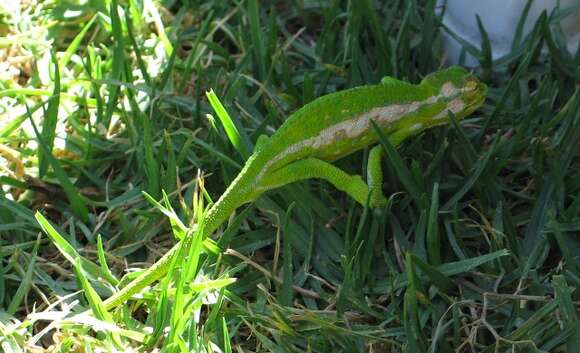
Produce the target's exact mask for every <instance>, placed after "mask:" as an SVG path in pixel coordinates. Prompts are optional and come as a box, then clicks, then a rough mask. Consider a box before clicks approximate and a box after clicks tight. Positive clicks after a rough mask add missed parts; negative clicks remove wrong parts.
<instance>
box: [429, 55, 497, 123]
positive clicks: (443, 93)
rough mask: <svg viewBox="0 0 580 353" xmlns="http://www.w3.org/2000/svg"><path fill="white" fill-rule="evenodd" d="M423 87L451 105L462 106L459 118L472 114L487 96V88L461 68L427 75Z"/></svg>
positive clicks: (454, 67)
mask: <svg viewBox="0 0 580 353" xmlns="http://www.w3.org/2000/svg"><path fill="white" fill-rule="evenodd" d="M421 85H422V86H425V87H426V88H427V89H429V90H430V91H431V92H432V93H433V94H434V95H437V96H439V97H441V98H442V99H444V100H446V101H448V102H450V104H454V105H460V106H461V107H462V109H458V110H461V112H462V113H461V114H459V115H460V116H458V118H463V117H464V116H467V115H469V114H471V113H472V112H473V111H474V110H475V109H477V107H479V106H480V105H481V104H482V103H483V101H484V100H485V95H486V94H487V86H486V85H485V84H484V83H482V82H481V81H479V80H478V79H477V78H476V77H475V76H473V75H472V74H471V73H470V72H468V71H467V70H465V69H464V68H462V67H459V66H452V67H450V68H448V69H445V70H441V71H437V72H434V73H432V74H430V75H427V76H426V77H425V78H424V79H423V81H421Z"/></svg>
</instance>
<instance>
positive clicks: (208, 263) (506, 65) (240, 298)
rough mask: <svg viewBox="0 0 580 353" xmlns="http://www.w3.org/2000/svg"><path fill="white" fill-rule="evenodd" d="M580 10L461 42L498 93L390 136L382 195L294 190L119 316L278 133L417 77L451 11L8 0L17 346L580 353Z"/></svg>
mask: <svg viewBox="0 0 580 353" xmlns="http://www.w3.org/2000/svg"><path fill="white" fill-rule="evenodd" d="M576 10H577V9H576ZM573 11H575V9H559V10H558V11H554V12H553V13H547V14H544V15H542V16H541V17H540V18H539V19H538V20H537V22H536V24H535V26H534V29H533V31H532V32H531V33H530V34H528V35H524V33H521V29H519V30H518V33H519V34H518V35H517V36H516V40H515V41H514V43H513V49H512V52H511V53H509V54H508V55H506V56H505V57H503V58H500V59H497V60H493V59H492V57H491V51H490V46H489V43H486V42H484V44H483V45H482V47H481V48H475V47H473V46H470V45H469V44H468V43H463V44H464V47H465V50H466V52H469V53H470V54H472V55H474V56H475V57H476V58H478V60H479V62H480V68H479V69H478V70H477V71H476V74H478V75H479V76H480V77H481V78H482V79H484V80H485V81H486V83H487V84H488V85H489V86H490V88H491V89H490V93H489V97H488V99H487V101H486V103H485V104H484V106H483V107H482V108H480V109H479V110H478V111H477V112H476V113H475V114H474V115H473V116H471V117H470V118H468V119H466V120H465V121H462V122H461V123H458V122H456V121H452V124H451V125H450V126H448V127H444V128H437V129H434V130H431V131H429V132H427V133H424V134H422V135H420V136H418V137H416V138H413V139H411V140H409V141H407V142H406V143H405V144H404V145H403V146H402V147H401V148H400V149H398V150H394V149H393V148H389V146H388V144H387V145H386V146H385V147H386V149H387V154H386V155H387V157H386V158H385V162H384V167H385V190H384V191H385V194H386V195H391V197H390V201H389V206H388V207H387V208H385V209H384V210H383V211H382V212H381V213H377V214H375V213H373V212H368V211H366V210H364V209H363V208H362V207H360V206H358V205H357V204H355V203H354V201H353V200H350V199H349V198H348V197H346V196H345V195H343V194H342V193H340V192H338V191H336V190H334V189H333V188H332V187H330V186H329V185H327V184H325V183H323V182H319V181H310V182H301V183H296V184H292V185H289V186H286V187H284V188H282V189H281V190H279V191H276V192H271V193H268V194H267V195H265V196H264V197H262V198H260V199H259V200H258V201H256V202H255V203H254V204H252V205H250V206H248V207H245V208H242V209H240V210H239V211H238V213H237V214H236V215H235V216H233V217H232V218H231V219H230V222H229V223H228V225H227V226H226V227H224V229H223V230H222V232H221V235H220V236H215V237H212V239H208V240H205V241H203V242H202V241H199V240H198V241H196V242H194V243H193V244H192V245H191V246H190V247H189V248H186V247H182V248H181V249H180V250H179V251H180V252H181V256H179V257H178V260H177V261H175V262H174V263H173V264H172V270H171V271H170V272H171V273H170V274H169V275H168V276H166V277H164V278H163V279H162V280H161V281H160V282H159V283H157V284H156V285H155V286H154V287H152V288H150V289H149V290H147V291H144V292H143V293H142V295H141V296H140V297H138V298H135V299H134V300H131V301H130V302H128V303H126V305H123V306H121V307H119V308H118V309H116V310H113V311H111V312H107V311H106V310H104V307H103V304H102V299H101V298H106V297H107V296H109V295H110V294H111V293H112V292H113V291H114V290H115V288H117V287H121V286H123V285H124V284H125V283H127V282H128V281H129V280H130V278H133V277H135V275H136V273H137V269H139V268H147V267H148V266H149V265H150V264H151V263H153V262H154V261H155V259H157V258H159V257H160V256H161V255H162V254H163V253H164V252H165V251H166V250H167V249H169V248H170V247H171V245H172V244H173V243H174V242H175V239H176V238H177V239H180V238H183V237H184V236H185V235H186V234H191V233H195V232H198V231H199V229H197V225H198V224H199V220H200V219H201V218H200V217H202V216H203V212H204V209H205V208H206V205H207V204H208V203H209V202H210V200H216V199H217V198H218V197H219V195H220V194H221V193H222V192H223V191H224V190H225V188H226V187H227V185H229V183H230V182H231V181H232V179H233V178H234V177H235V175H236V174H237V172H238V171H239V169H240V168H241V166H242V165H243V163H244V159H245V158H247V156H248V154H249V151H251V150H252V148H253V145H255V143H256V141H257V138H258V136H259V135H260V134H271V133H272V132H273V131H274V130H275V129H276V128H277V127H278V126H280V125H281V123H282V122H283V121H284V119H285V118H286V117H287V116H288V115H289V114H291V113H292V112H293V111H294V110H296V109H298V108H299V107H301V106H302V105H304V104H306V103H308V102H309V101H311V100H312V99H314V98H316V97H318V96H321V95H324V94H325V93H329V92H333V91H337V90H341V89H344V88H348V87H352V86H356V85H360V84H366V83H376V82H379V81H380V79H381V78H382V77H384V76H386V75H391V76H394V77H397V78H401V79H405V80H408V81H411V82H418V81H419V80H420V79H421V78H422V77H423V76H424V75H426V74H427V73H429V72H432V71H434V70H436V69H438V68H440V67H442V66H443V62H444V56H443V52H442V48H441V43H440V41H439V39H438V36H437V34H438V33H439V32H441V31H443V30H445V29H444V28H442V26H441V24H440V22H439V18H438V16H437V15H436V13H435V5H434V1H420V0H411V1H389V2H373V1H371V0H364V1H360V2H354V1H320V2H319V1H261V2H258V1H257V0H248V1H237V2H236V1H196V0H189V1H182V2H178V1H160V2H154V1H152V0H143V1H122V2H119V1H117V0H96V1H92V2H90V3H88V2H74V3H72V2H71V3H68V2H66V1H63V2H60V1H54V2H51V1H44V2H40V1H36V0H31V1H28V2H27V5H26V6H22V7H21V8H20V9H11V8H8V7H7V6H6V5H0V33H1V34H2V36H3V37H2V38H1V39H0V56H1V57H2V58H3V59H4V60H3V61H2V64H1V65H3V66H1V70H2V73H1V75H0V124H1V125H0V147H1V149H0V153H1V156H2V158H3V160H2V164H1V165H0V166H1V167H2V170H1V172H2V176H0V183H1V184H2V189H1V191H0V220H1V224H0V260H1V261H0V344H1V347H2V349H3V351H6V352H23V351H31V352H39V351H50V352H57V351H58V352H73V351H87V352H89V351H91V352H94V351H156V350H161V351H163V352H182V351H183V352H185V351H187V352H189V351H200V352H216V351H222V352H234V351H235V352H250V351H252V352H253V351H256V352H265V351H272V352H297V351H300V352H302V351H305V352H326V351H336V352H358V351H373V352H577V351H579V349H580V348H579V347H580V345H579V344H578V343H580V335H579V332H580V326H579V324H578V320H577V319H578V314H579V303H580V297H579V295H580V294H579V293H578V290H577V288H578V286H579V284H580V261H579V259H578V256H577V254H578V253H579V251H580V243H579V241H578V233H579V232H580V212H579V211H580V197H579V196H578V195H580V163H578V161H579V155H578V151H579V150H578V148H577V145H578V141H580V97H579V95H580V91H579V90H580V88H579V84H578V83H579V82H580V69H579V67H580V52H578V53H570V52H568V51H567V50H566V49H565V47H564V46H563V44H562V43H563V40H562V34H561V32H560V31H559V30H558V29H557V26H556V25H557V24H558V22H559V21H560V20H562V18H564V17H565V16H567V15H570V14H571V13H572V12H573ZM520 23H523V22H520ZM481 31H482V38H486V37H487V36H486V34H485V28H484V27H483V26H482V27H481ZM542 48H545V49H544V50H542ZM208 91H209V92H211V93H210V94H209V95H208V97H206V92H208ZM210 101H211V102H212V103H211V105H210ZM218 102H221V103H220V104H219V105H220V106H221V108H220V109H218V110H217V112H215V113H214V111H213V109H212V108H211V106H212V105H213V106H216V104H218ZM214 114H215V115H216V116H214ZM367 154H368V153H367V151H363V152H361V153H357V154H356V155H352V156H349V157H347V158H345V159H343V160H341V161H339V162H338V165H339V166H340V167H341V168H343V169H345V170H347V171H349V172H350V173H357V174H361V173H364V170H363V168H364V166H363V165H364V163H361V161H362V160H364V159H365V158H367ZM127 269H130V271H127ZM89 309H90V311H87V310H89Z"/></svg>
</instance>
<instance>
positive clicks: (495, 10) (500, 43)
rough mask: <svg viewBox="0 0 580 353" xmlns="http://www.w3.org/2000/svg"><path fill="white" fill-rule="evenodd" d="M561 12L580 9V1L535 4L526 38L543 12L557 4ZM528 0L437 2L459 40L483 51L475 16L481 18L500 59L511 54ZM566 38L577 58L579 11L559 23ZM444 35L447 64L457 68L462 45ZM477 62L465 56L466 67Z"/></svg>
mask: <svg viewBox="0 0 580 353" xmlns="http://www.w3.org/2000/svg"><path fill="white" fill-rule="evenodd" d="M558 2H559V3H560V8H561V9H566V8H569V7H573V6H580V0H560V1H556V0H535V1H533V2H532V5H531V7H530V10H529V12H528V16H527V19H526V22H525V24H524V28H523V33H522V34H523V36H522V39H523V38H524V36H525V35H526V34H528V33H529V32H530V31H531V30H532V28H533V26H534V23H535V22H536V20H537V19H538V17H539V16H540V14H541V13H542V11H543V10H546V11H547V12H548V14H549V13H550V12H551V11H552V10H553V9H554V7H555V6H556V4H557V3H558ZM526 3H527V0H481V1H480V0H438V1H437V4H438V6H439V8H440V9H442V6H444V5H445V4H446V8H445V13H444V17H443V23H444V24H445V26H447V27H448V28H449V29H450V30H451V31H453V32H454V33H455V34H457V35H458V36H459V37H461V38H462V39H464V40H465V41H467V42H468V43H470V44H472V45H473V46H475V47H476V48H481V35H480V31H479V28H478V26H477V20H476V18H475V15H479V17H480V18H481V22H482V23H483V26H484V28H485V30H486V32H487V35H488V37H489V41H490V44H491V48H492V55H493V59H498V58H500V57H502V56H504V55H506V54H508V53H509V52H510V50H511V46H512V42H513V39H514V35H515V32H516V28H517V25H518V22H519V19H520V17H521V15H522V13H523V11H524V8H525V6H526ZM560 25H561V28H562V32H563V33H564V34H565V35H566V39H567V44H568V50H569V51H570V52H572V54H574V53H575V52H576V50H577V48H578V43H579V42H580V9H577V10H576V11H575V12H574V13H572V14H571V15H569V16H567V17H566V18H564V19H563V20H562V21H561V22H560ZM442 33H443V43H444V47H445V49H446V51H447V61H448V62H449V63H450V64H457V63H458V61H459V57H460V55H461V50H462V47H461V44H460V43H458V42H457V41H456V40H455V39H454V38H453V37H451V36H450V35H449V34H447V33H446V32H445V31H442ZM477 64H478V62H477V60H476V59H475V58H474V57H472V56H471V55H469V54H466V58H465V65H467V66H470V67H473V66H477Z"/></svg>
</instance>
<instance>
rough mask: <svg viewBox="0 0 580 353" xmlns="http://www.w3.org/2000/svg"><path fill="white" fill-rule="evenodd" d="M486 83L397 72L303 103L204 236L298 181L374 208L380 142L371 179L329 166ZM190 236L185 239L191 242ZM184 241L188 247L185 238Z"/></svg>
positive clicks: (149, 276) (459, 113)
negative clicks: (414, 79) (412, 78)
mask: <svg viewBox="0 0 580 353" xmlns="http://www.w3.org/2000/svg"><path fill="white" fill-rule="evenodd" d="M486 92H487V87H486V86H485V85H484V84H483V83H481V82H479V81H478V80H477V79H476V78H475V77H474V76H473V75H471V74H470V73H468V72H467V71H465V70H464V69H462V68H460V67H451V68H448V69H445V70H441V71H437V72H434V73H432V74H430V75H428V76H426V77H425V78H424V79H423V80H422V81H421V83H420V84H418V85H413V84H410V83H407V82H404V81H399V80H396V79H393V78H390V77H388V78H385V79H383V82H381V84H378V85H373V86H362V87H357V88H353V89H349V90H345V91H341V92H336V93H332V94H328V95H326V96H323V97H320V98H318V99H316V100H314V101H312V102H311V103H309V104H307V105H305V106H304V107H302V108H301V109H299V110H298V111H296V112H295V113H294V114H292V115H291V116H290V117H289V118H288V119H287V120H286V122H285V123H284V124H283V125H282V126H281V127H280V128H279V129H278V131H276V133H274V134H273V135H272V136H271V137H269V138H268V137H265V136H261V137H260V138H259V139H258V142H257V144H256V147H255V149H254V153H253V154H252V155H251V156H250V157H249V158H248V160H247V161H246V164H245V165H244V167H243V169H242V170H241V171H240V173H239V174H238V175H237V177H236V178H235V180H234V181H233V182H232V183H231V185H230V186H229V187H228V188H227V190H226V191H225V192H224V194H223V195H222V196H221V197H220V198H219V200H218V201H217V202H216V203H214V204H213V206H211V208H210V209H209V210H208V211H207V213H206V216H205V218H204V227H203V236H204V237H207V236H209V235H211V233H213V232H214V231H215V230H216V229H217V228H218V227H219V226H220V225H221V224H222V223H224V222H225V221H226V220H227V219H228V218H229V216H230V215H231V214H232V213H233V212H234V211H235V210H236V209H237V208H238V207H240V206H241V205H243V204H246V203H248V202H251V201H253V200H255V199H256V198H258V197H259V196H260V195H261V194H263V193H264V192H266V191H268V190H272V189H275V188H278V187H281V186H283V185H286V184H288V183H292V182H295V181H298V180H304V179H310V178H320V179H324V180H326V181H328V182H330V183H331V184H332V185H334V186H335V187H336V188H338V189H340V190H342V191H344V192H346V193H347V194H348V195H350V196H351V197H353V198H354V199H355V200H356V201H357V202H359V203H360V204H362V205H366V204H367V202H368V205H369V207H381V206H383V205H385V204H386V199H385V197H384V196H383V194H382V170H381V151H382V148H381V147H380V146H378V145H377V146H375V147H373V148H372V149H371V151H370V153H369V158H368V168H367V170H368V173H367V183H365V182H364V181H363V179H362V178H361V177H360V176H358V175H355V176H353V175H349V174H347V173H345V172H344V171H342V170H340V169H338V168H337V167H335V166H334V165H332V164H331V162H332V161H335V160H337V159H339V158H341V157H343V156H346V155H348V154H351V153H353V152H355V151H358V150H360V149H362V148H364V147H366V146H370V145H373V144H376V143H377V141H378V137H377V135H376V133H375V131H374V130H373V126H372V123H371V121H374V123H375V124H376V125H377V126H379V127H380V128H381V129H382V131H384V132H385V134H386V135H387V136H388V138H389V142H390V143H391V144H392V145H394V146H397V145H399V144H400V143H401V142H402V141H404V140H405V139H406V138H407V137H409V136H411V135H415V134H417V133H419V132H421V131H423V130H425V129H428V128H430V127H432V126H436V125H442V124H446V123H448V122H449V117H448V114H449V112H453V114H454V115H455V116H456V117H457V119H461V118H464V117H466V116H468V115H470V114H471V113H472V112H473V111H474V110H476V109H477V108H478V107H479V106H480V105H481V104H482V103H483V101H484V100H485V95H486ZM191 238H192V236H189V237H186V238H185V239H184V240H183V241H185V242H191V240H192V239H191ZM184 245H186V246H187V245H189V244H188V243H185V244H184ZM177 249H179V247H178V245H176V246H174V247H173V248H172V249H171V250H169V251H168V252H167V253H166V254H165V255H164V256H163V257H161V258H160V259H159V260H158V261H157V262H156V263H155V264H153V266H151V267H150V268H148V269H147V270H145V271H144V272H143V273H141V274H140V275H139V276H138V277H137V278H136V279H134V280H133V281H132V282H130V283H129V284H127V285H126V286H125V287H123V288H122V289H121V290H120V291H119V292H117V293H115V294H114V295H113V296H111V297H110V298H108V299H107V300H106V301H105V302H104V304H105V306H106V307H107V308H108V309H110V308H113V307H115V306H117V305H120V304H122V303H123V302H125V301H126V300H127V299H129V298H130V297H131V296H132V295H133V294H136V293H138V292H140V291H141V290H142V289H143V288H145V287H146V286H148V285H149V284H151V283H152V282H154V281H156V280H158V279H159V278H161V277H162V276H164V275H165V274H166V273H167V272H168V270H169V267H170V264H171V262H172V259H173V256H174V255H175V254H176V253H177Z"/></svg>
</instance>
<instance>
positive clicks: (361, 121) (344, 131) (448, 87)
mask: <svg viewBox="0 0 580 353" xmlns="http://www.w3.org/2000/svg"><path fill="white" fill-rule="evenodd" d="M462 91H463V90H462V89H459V88H456V87H455V86H454V85H453V84H452V83H451V82H446V83H444V84H443V86H442V87H441V92H440V93H439V94H438V95H436V96H432V97H429V98H428V99H426V100H424V101H421V102H412V103H404V104H391V105H387V106H384V107H377V108H374V109H371V110H369V111H368V112H366V113H364V114H361V115H359V116H358V117H356V118H353V119H349V120H345V121H343V122H340V123H338V124H335V125H331V126H329V127H327V128H326V129H324V130H321V131H320V133H319V134H318V135H316V136H314V137H311V138H309V139H306V140H303V141H300V142H297V143H295V144H293V145H290V146H288V147H287V148H286V149H285V150H284V151H282V152H281V153H280V154H279V155H277V156H276V157H274V158H272V159H271V160H270V161H269V162H268V163H266V165H265V166H264V168H262V171H261V172H260V174H259V175H258V177H257V178H256V179H257V180H259V179H261V177H262V176H263V174H264V173H265V172H266V171H267V170H268V169H269V168H270V166H272V165H273V164H274V163H276V162H278V161H280V160H281V159H283V158H284V157H286V156H288V155H291V154H293V153H296V152H299V151H301V150H302V149H304V148H308V147H310V148H313V149H321V148H323V147H325V146H328V145H331V144H333V143H335V141H336V138H337V137H347V138H356V137H359V136H361V135H363V134H364V133H365V132H366V131H368V130H369V129H370V124H371V119H373V120H374V121H375V122H376V123H377V124H378V125H380V126H384V125H386V124H388V123H393V122H395V121H397V120H399V119H401V118H402V117H403V116H405V115H407V114H409V113H413V112H415V111H417V110H419V108H420V107H422V106H423V105H425V104H433V103H435V102H437V101H438V100H439V99H441V98H450V97H454V96H457V95H458V94H459V93H461V92H462ZM463 107H464V104H463V101H462V100H461V99H459V98H456V99H454V100H452V101H451V102H449V103H448V104H447V109H445V110H443V111H442V112H441V113H439V114H437V115H436V116H435V117H433V119H442V118H445V117H446V116H447V110H451V111H453V113H457V112H459V111H461V109H463ZM421 127H422V124H415V125H412V126H411V127H410V128H411V129H412V130H413V129H420V128H421Z"/></svg>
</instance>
